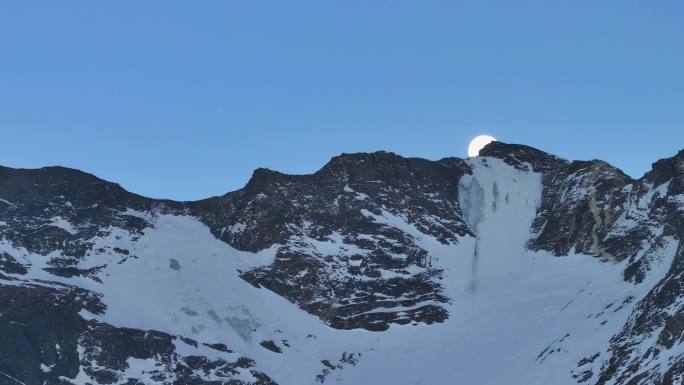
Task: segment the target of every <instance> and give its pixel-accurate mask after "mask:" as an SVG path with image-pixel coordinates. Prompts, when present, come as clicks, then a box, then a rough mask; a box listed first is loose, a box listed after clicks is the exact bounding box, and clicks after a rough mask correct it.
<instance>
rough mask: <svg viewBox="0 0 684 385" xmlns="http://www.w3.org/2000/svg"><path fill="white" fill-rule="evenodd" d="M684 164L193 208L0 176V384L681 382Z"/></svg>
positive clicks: (394, 176)
mask: <svg viewBox="0 0 684 385" xmlns="http://www.w3.org/2000/svg"><path fill="white" fill-rule="evenodd" d="M682 237H684V151H682V152H680V153H679V154H677V155H676V156H674V157H672V158H668V159H663V160H659V161H657V162H656V163H654V164H653V168H652V170H651V171H650V172H648V173H646V175H644V176H643V177H641V178H640V179H632V178H630V177H629V176H627V175H625V174H624V173H623V172H622V171H620V170H619V169H617V168H615V167H613V166H611V165H610V164H608V163H606V162H604V161H601V160H592V161H568V160H565V159H562V158H559V157H556V156H554V155H551V154H548V153H545V152H543V151H540V150H537V149H534V148H532V147H528V146H524V145H516V144H506V143H502V142H492V143H490V144H489V145H487V146H486V147H485V148H483V149H482V151H481V152H480V156H478V157H474V158H469V159H467V160H464V159H459V158H445V159H441V160H437V161H431V160H425V159H419V158H404V157H401V156H399V155H397V154H394V153H389V152H375V153H360V154H342V155H340V156H337V157H334V158H332V159H331V160H330V162H328V163H327V164H326V165H325V166H324V167H323V168H321V169H320V170H319V171H317V172H315V173H313V174H311V175H287V174H283V173H279V172H277V171H272V170H268V169H257V170H256V171H255V172H254V174H253V176H252V178H251V179H250V180H249V182H248V183H247V185H246V186H245V187H244V188H242V189H240V190H237V191H234V192H230V193H227V194H225V195H223V196H219V197H212V198H208V199H204V200H200V201H195V202H177V201H172V200H157V199H150V198H146V197H142V196H139V195H136V194H133V193H130V192H128V191H126V190H124V189H123V188H121V187H120V186H119V185H117V184H115V183H111V182H107V181H103V180H101V179H99V178H97V177H95V176H93V175H90V174H87V173H84V172H81V171H78V170H73V169H68V168H63V167H46V168H41V169H35V170H33V169H12V168H7V167H0V384H13V385H16V384H24V385H52V384H54V385H76V384H78V385H81V384H93V385H96V384H126V385H139V384H176V385H184V384H192V385H208V384H212V385H214V384H231V385H236V384H281V385H303V384H315V383H340V384H380V383H388V384H399V385H401V384H405V385H416V384H431V385H433V384H444V385H447V384H448V385H452V384H454V383H459V384H512V385H516V384H517V385H535V384H539V385H542V384H543V385H546V384H558V385H562V384H592V385H593V384H596V385H603V384H615V385H652V384H663V385H664V384H680V383H681V382H682V379H683V378H684V345H682V341H683V340H684V311H683V310H682V309H684V285H682V284H681V276H682V274H684V246H682V244H681V242H680V240H681V239H682Z"/></svg>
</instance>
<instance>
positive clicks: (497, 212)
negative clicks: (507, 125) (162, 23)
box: [459, 157, 542, 292]
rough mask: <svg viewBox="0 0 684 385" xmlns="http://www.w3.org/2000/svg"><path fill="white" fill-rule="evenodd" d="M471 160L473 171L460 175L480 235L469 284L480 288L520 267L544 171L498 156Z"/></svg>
mask: <svg viewBox="0 0 684 385" xmlns="http://www.w3.org/2000/svg"><path fill="white" fill-rule="evenodd" d="M468 163H469V165H470V167H471V168H472V170H473V174H472V175H466V176H464V177H463V178H461V181H460V184H459V204H460V206H461V210H462V211H463V213H464V217H465V219H466V223H467V224H468V226H469V227H470V228H471V230H472V231H473V233H474V234H475V246H474V247H473V252H472V267H471V277H470V286H469V287H470V289H471V291H473V292H475V291H476V290H477V288H478V286H479V284H480V282H479V281H480V280H482V279H483V278H485V277H487V278H488V279H496V277H497V275H499V274H508V273H510V272H514V271H516V270H517V265H518V263H517V261H516V259H517V258H520V256H522V255H524V253H525V244H526V242H527V241H528V240H529V238H530V231H531V230H530V228H531V224H532V221H533V220H534V217H535V215H536V211H537V208H538V205H539V202H540V200H541V189H542V187H541V177H540V175H539V174H536V173H534V172H530V171H522V170H518V169H516V168H513V167H510V166H508V165H506V164H505V163H504V162H503V161H501V160H499V159H495V158H484V157H478V158H473V159H469V160H468ZM482 186H487V187H488V188H487V189H483V188H482ZM489 186H491V187H489ZM502 196H503V197H505V199H503V200H502V199H501V197H502ZM482 256H486V257H487V259H486V260H483V259H482V258H483V257H482ZM485 284H486V283H485Z"/></svg>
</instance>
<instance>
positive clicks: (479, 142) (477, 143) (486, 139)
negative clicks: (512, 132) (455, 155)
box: [468, 135, 496, 158]
mask: <svg viewBox="0 0 684 385" xmlns="http://www.w3.org/2000/svg"><path fill="white" fill-rule="evenodd" d="M495 141H496V138H495V137H493V136H491V135H480V136H477V137H475V139H473V140H471V141H470V144H469V145H468V157H469V158H472V157H474V156H478V155H480V150H482V148H483V147H484V146H486V145H488V144H489V143H491V142H495Z"/></svg>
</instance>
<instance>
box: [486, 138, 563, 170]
mask: <svg viewBox="0 0 684 385" xmlns="http://www.w3.org/2000/svg"><path fill="white" fill-rule="evenodd" d="M480 156H488V157H492V158H498V159H501V160H503V161H504V162H506V164H508V165H510V166H513V167H517V168H526V167H527V166H526V165H525V163H528V164H530V165H531V166H532V169H533V170H534V171H535V172H546V171H549V170H553V169H556V168H558V167H561V166H565V165H567V164H568V163H569V162H568V161H567V160H565V159H563V158H559V157H557V156H555V155H551V154H549V153H546V152H544V151H541V150H538V149H536V148H534V147H530V146H526V145H523V144H509V143H504V142H499V141H494V142H491V143H489V144H488V145H486V146H485V147H484V148H483V149H482V150H480Z"/></svg>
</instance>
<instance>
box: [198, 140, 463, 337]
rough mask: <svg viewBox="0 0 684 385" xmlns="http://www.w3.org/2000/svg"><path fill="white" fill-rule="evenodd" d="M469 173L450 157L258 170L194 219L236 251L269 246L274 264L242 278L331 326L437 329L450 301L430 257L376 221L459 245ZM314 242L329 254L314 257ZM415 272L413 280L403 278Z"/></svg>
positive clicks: (358, 158)
mask: <svg viewBox="0 0 684 385" xmlns="http://www.w3.org/2000/svg"><path fill="white" fill-rule="evenodd" d="M468 172H469V167H468V166H467V164H466V163H465V162H463V161H462V160H460V159H455V158H453V159H443V160H440V161H437V162H433V161H427V160H423V159H405V158H402V157H399V156H397V155H395V154H392V153H385V152H379V153H372V154H354V155H342V156H339V157H336V158H333V159H332V160H331V161H330V163H328V164H327V165H326V166H325V167H323V168H322V169H321V170H320V171H318V172H317V173H315V174H313V175H303V176H290V175H284V174H280V173H277V172H273V171H270V170H265V169H259V170H257V171H255V172H254V176H253V177H252V179H251V180H250V181H249V183H248V184H247V186H246V187H245V188H244V189H243V190H240V191H238V192H235V193H231V194H228V195H226V196H224V197H221V198H215V199H211V200H208V201H203V202H199V203H198V207H199V208H198V210H199V211H200V212H202V213H203V214H202V215H203V216H202V218H203V221H205V223H207V224H208V225H209V226H210V227H211V229H212V232H213V233H214V235H216V236H217V237H218V238H219V239H222V240H224V241H226V242H227V243H229V244H231V245H232V246H233V247H235V248H237V249H241V250H248V251H258V250H261V249H264V248H267V247H270V246H272V245H277V247H278V250H277V254H276V258H275V261H274V262H273V264H272V265H270V266H263V267H259V268H257V269H254V270H250V271H246V272H244V273H243V274H242V278H243V279H245V280H247V281H249V282H250V283H252V284H253V285H255V286H257V287H259V286H263V287H266V288H268V289H269V290H272V291H274V292H276V293H278V294H280V295H282V296H283V297H285V298H287V299H289V300H290V301H292V302H294V303H296V304H298V305H299V306H300V307H301V308H302V309H304V310H306V311H308V312H310V313H312V314H315V315H317V316H319V317H320V318H321V319H322V320H323V321H325V322H326V323H327V324H329V325H330V326H332V327H335V328H340V329H354V328H359V327H361V328H365V329H368V330H375V331H379V330H385V329H387V328H388V327H389V324H390V323H398V324H406V323H411V322H425V323H433V322H441V321H443V320H444V319H445V318H446V317H447V314H446V311H445V310H444V309H442V308H441V307H440V306H439V305H438V304H439V303H440V302H441V303H444V302H446V301H447V300H448V299H447V298H446V297H445V296H444V295H442V294H441V287H440V285H439V283H438V280H439V277H440V274H441V272H440V271H439V270H437V269H433V268H432V266H431V262H430V259H431V256H430V255H429V254H428V252H427V251H426V250H424V249H423V248H421V247H420V246H419V245H417V243H416V240H415V239H414V237H413V236H412V235H411V234H409V233H406V232H405V231H402V230H400V229H398V228H396V227H392V226H391V225H387V224H385V223H382V222H378V218H380V217H382V215H383V213H387V214H389V215H391V216H399V217H401V218H405V219H406V221H407V222H409V223H411V224H413V225H414V226H415V227H416V228H417V229H419V230H420V231H421V232H423V233H425V234H430V235H434V236H435V237H437V238H438V239H439V241H440V242H443V243H444V244H448V243H454V242H457V238H458V237H461V236H464V235H467V234H470V230H469V229H468V227H467V226H466V225H465V223H464V221H463V220H462V215H461V212H460V209H459V206H458V183H459V179H460V177H461V176H462V175H463V174H465V173H468ZM205 213H206V214H205ZM320 243H326V244H329V245H331V246H332V248H333V249H336V250H335V251H334V252H330V251H325V250H320V249H319V246H317V245H319V244H320ZM349 250H355V252H354V253H352V254H351V255H349V254H350V253H349ZM413 267H416V268H418V269H419V270H420V273H418V274H412V273H409V271H408V270H409V269H412V268H413ZM388 275H390V276H391V277H387V276H388ZM399 298H401V299H400V300H399ZM393 308H394V310H392V309H393ZM407 308H408V310H407ZM383 309H387V310H384V311H383ZM404 310H407V311H405V312H404Z"/></svg>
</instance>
